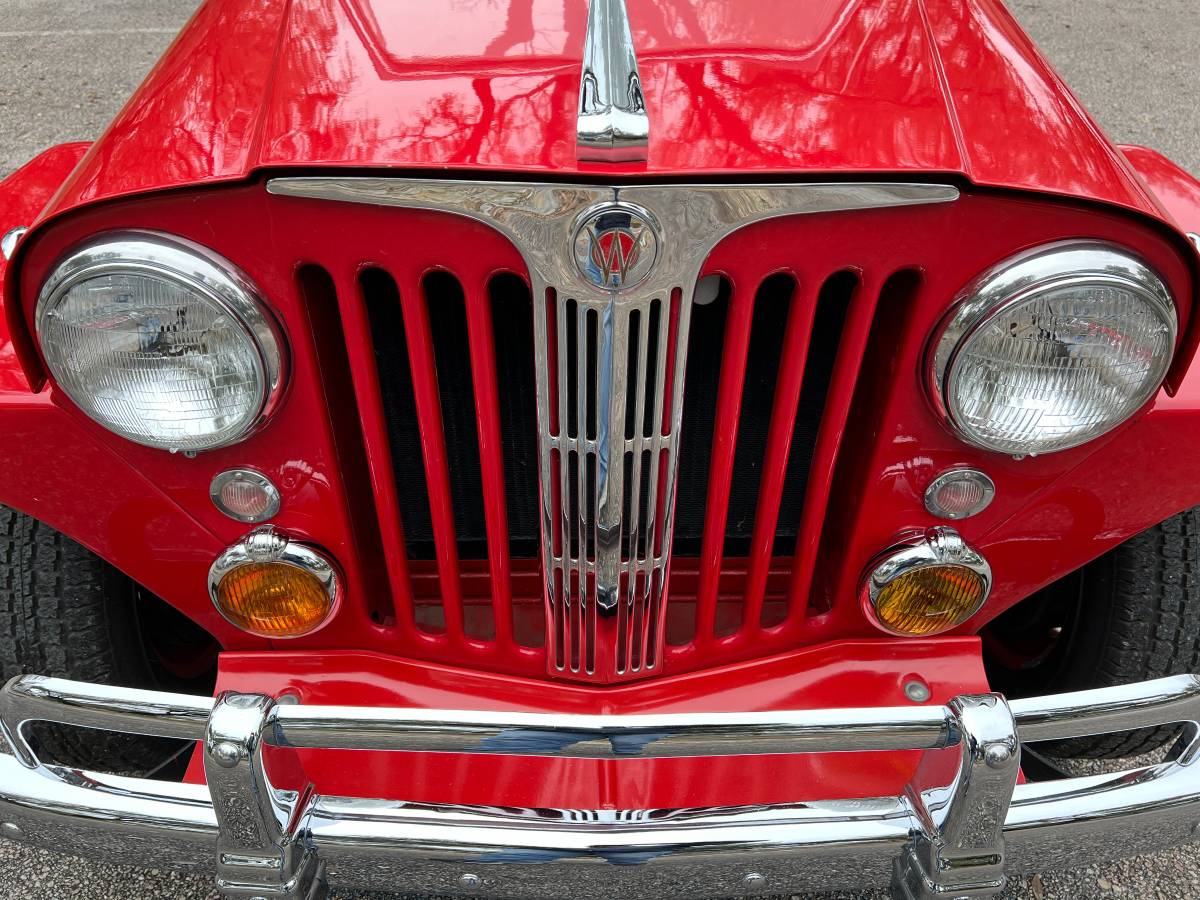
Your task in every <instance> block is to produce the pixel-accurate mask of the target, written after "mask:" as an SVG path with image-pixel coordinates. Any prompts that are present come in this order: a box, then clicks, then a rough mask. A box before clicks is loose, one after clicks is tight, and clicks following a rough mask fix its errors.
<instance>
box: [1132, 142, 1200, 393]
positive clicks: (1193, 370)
mask: <svg viewBox="0 0 1200 900" xmlns="http://www.w3.org/2000/svg"><path fill="white" fill-rule="evenodd" d="M1121 152H1122V153H1124V154H1125V158H1126V159H1128V160H1129V164H1130V165H1131V166H1133V168H1134V170H1135V171H1136V172H1137V173H1138V175H1140V176H1141V177H1142V180H1143V181H1145V182H1146V186H1147V187H1148V188H1150V190H1151V191H1152V192H1153V193H1154V195H1155V196H1156V197H1157V198H1158V201H1159V203H1161V204H1162V206H1163V208H1164V209H1165V210H1166V211H1167V212H1168V213H1169V214H1170V215H1171V217H1172V218H1173V219H1174V220H1175V223H1176V224H1177V225H1178V226H1179V229H1180V230H1181V231H1184V232H1187V234H1188V236H1189V237H1190V238H1191V239H1192V243H1193V245H1195V246H1196V248H1197V250H1198V251H1200V181H1197V180H1196V178H1194V177H1193V176H1192V174H1191V173H1190V172H1188V171H1186V170H1185V169H1183V168H1182V167H1181V166H1179V165H1178V164H1177V163H1175V162H1173V161H1172V160H1170V159H1168V158H1167V157H1166V156H1163V154H1161V153H1159V152H1158V151H1157V150H1151V149H1150V148H1149V147H1140V146H1136V145H1131V144H1130V145H1122V146H1121ZM1156 409H1160V410H1164V411H1165V410H1170V411H1174V412H1185V411H1189V410H1190V411H1195V412H1197V413H1198V414H1200V363H1198V362H1197V361H1196V358H1193V360H1192V364H1191V366H1190V367H1189V368H1188V370H1187V373H1186V374H1185V375H1184V376H1183V378H1182V379H1180V381H1179V386H1178V389H1177V390H1176V391H1175V392H1174V395H1173V396H1170V397H1168V396H1165V395H1163V396H1162V397H1161V398H1160V401H1159V403H1158V404H1156Z"/></svg>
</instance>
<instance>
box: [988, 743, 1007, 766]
mask: <svg viewBox="0 0 1200 900" xmlns="http://www.w3.org/2000/svg"><path fill="white" fill-rule="evenodd" d="M1012 755H1013V754H1012V748H1011V747H1009V746H1008V745H1006V744H991V745H989V746H988V747H986V748H984V751H983V758H984V761H985V762H987V764H988V768H991V769H1001V768H1003V767H1004V766H1005V764H1007V763H1008V761H1009V760H1010V759H1012Z"/></svg>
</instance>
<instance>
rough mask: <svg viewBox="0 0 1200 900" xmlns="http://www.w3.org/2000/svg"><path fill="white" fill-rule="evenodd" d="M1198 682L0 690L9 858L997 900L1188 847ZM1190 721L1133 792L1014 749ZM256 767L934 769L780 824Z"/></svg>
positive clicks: (513, 892) (771, 811) (658, 895)
mask: <svg viewBox="0 0 1200 900" xmlns="http://www.w3.org/2000/svg"><path fill="white" fill-rule="evenodd" d="M1198 720H1200V680H1198V679H1197V678H1196V677H1194V676H1191V675H1182V676H1177V677H1172V678H1163V679H1159V680H1157V681H1148V682H1144V683H1141V684H1134V685H1128V686H1125V687H1116V688H1105V689H1102V690H1094V691H1083V692H1080V693H1074V694H1062V695H1058V696H1050V697H1041V698H1036V699H1027V700H1017V701H1011V702H1008V701H1005V699H1004V698H1003V697H1001V696H1000V695H998V694H985V695H970V696H961V697H957V698H955V699H954V700H952V701H951V702H950V703H949V704H948V705H947V706H944V707H939V706H932V707H910V708H880V709H841V710H810V711H801V712H766V713H712V714H696V715H636V716H619V715H618V716H557V715H545V714H532V713H530V714H522V713H495V712H452V711H443V710H424V709H376V708H355V707H332V706H304V705H281V704H276V703H275V702H274V701H273V700H272V699H271V698H270V697H266V696H262V695H257V694H223V695H221V696H219V697H217V698H216V699H215V700H214V699H212V698H207V697H190V696H184V695H178V694H166V693H157V692H150V691H137V690H127V689H122V688H113V687H109V686H105V685H93V684H84V683H79V682H71V681H64V680H61V679H57V678H43V677H40V676H24V677H20V678H15V679H13V680H12V681H10V682H9V683H8V684H7V685H6V686H5V687H4V689H3V691H2V692H0V727H2V728H3V732H4V736H5V738H6V739H7V740H8V741H9V743H10V744H11V746H12V748H13V750H14V752H15V755H14V756H7V755H5V756H0V836H4V837H7V838H11V839H14V840H21V841H25V842H27V843H31V844H35V845H40V846H43V847H48V848H51V849H55V850H61V851H66V852H71V853H79V854H84V855H90V856H98V857H102V858H104V859H106V860H109V861H114V862H125V863H130V864H134V865H141V866H152V867H156V868H198V869H207V870H209V871H212V870H214V869H215V871H216V878H217V885H218V887H219V888H220V890H221V891H222V892H224V894H225V895H227V896H229V897H241V898H306V900H311V898H319V897H321V896H323V895H324V893H325V892H326V890H327V886H328V885H329V884H333V885H334V886H337V887H346V888H363V889H370V890H391V891H405V892H409V893H428V894H438V895H446V894H464V895H473V896H484V897H496V898H547V900H549V898H559V897H564V896H570V897H576V898H596V900H599V898H608V897H628V898H646V900H663V898H684V897H717V896H721V897H728V896H744V895H752V894H755V893H764V892H765V893H784V892H799V891H821V890H835V889H846V888H861V887H868V886H882V885H887V884H890V885H891V889H892V893H893V896H894V897H897V898H904V900H917V898H924V900H932V898H950V897H953V898H960V897H987V896H993V895H995V894H997V893H998V892H999V891H1000V890H1001V889H1002V888H1003V886H1004V881H1005V872H1006V871H1008V872H1028V871H1033V870H1035V869H1048V868H1057V867H1069V866H1075V865H1081V864H1084V863H1086V862H1088V861H1091V860H1094V859H1096V858H1105V859H1108V858H1114V857H1118V856H1122V855H1134V854H1138V853H1145V852H1150V851H1153V850H1159V849H1163V848H1166V847H1172V846H1176V845H1179V844H1183V843H1185V842H1188V841H1192V840H1195V839H1196V832H1197V829H1198V827H1200V826H1198V823H1200V766H1198V765H1197V764H1196V756H1197V748H1198V747H1200V741H1198V740H1197V726H1196V723H1197V721H1198ZM33 721H49V722H60V723H65V724H70V725H78V726H83V727H91V728H103V729H107V730H112V731H125V732H133V733H136V734H147V735H158V736H162V737H172V738H183V739H188V740H193V739H194V740H198V741H202V742H203V748H204V767H205V772H206V775H207V780H208V785H207V787H206V786H203V785H187V784H177V783H174V782H166V781H155V780H149V779H140V778H128V777H122V776H117V775H102V774H97V773H93V772H84V771H79V770H76V769H70V768H65V767H62V766H56V765H49V764H45V763H42V762H40V761H39V760H38V759H37V757H36V755H35V754H34V752H33V750H32V749H31V747H30V745H29V743H28V742H27V741H26V739H25V736H24V735H23V727H24V726H25V725H26V724H27V723H29V722H33ZM1175 722H1182V723H1188V724H1187V727H1186V730H1185V732H1184V736H1183V741H1184V742H1185V744H1184V746H1183V747H1182V751H1181V752H1180V753H1178V754H1177V755H1176V757H1175V758H1174V759H1173V760H1171V761H1168V762H1163V763H1160V764H1157V765H1152V766H1147V767H1143V768H1139V769H1136V770H1134V771H1129V772H1123V773H1120V774H1110V775H1093V776H1087V777H1081V778H1070V779H1065V780H1061V781H1053V782H1043V783H1037V784H1018V783H1017V781H1018V778H1017V775H1018V770H1019V767H1020V742H1021V741H1042V740H1048V739H1056V738H1070V737H1079V736H1083V735H1090V734H1101V733H1106V732H1112V731H1121V730H1126V729H1133V728H1141V727H1147V726H1154V725H1162V724H1169V723H1175ZM264 745H272V746H273V747H278V748H283V749H282V752H287V750H286V748H340V749H347V750H424V751H445V752H453V753H502V754H518V755H531V756H561V757H585V758H604V759H628V758H647V757H677V756H716V755H737V754H766V753H814V752H841V751H861V750H924V751H926V752H925V754H924V755H923V757H922V760H921V763H920V765H919V766H918V768H917V772H916V774H915V776H914V778H913V780H912V782H911V783H910V784H909V786H908V788H907V790H906V792H905V793H904V794H903V795H902V796H899V797H879V798H871V799H850V800H833V801H821V802H815V803H790V804H781V805H773V806H745V807H721V808H707V809H655V810H617V811H612V810H553V809H513V808H500V807H466V806H437V805H429V804H412V803H401V802H394V801H384V800H370V799H359V798H349V797H327V796H322V795H320V794H317V793H315V792H314V791H313V790H312V788H311V787H304V788H302V789H300V790H294V791H291V790H282V789H280V788H278V787H276V786H275V785H273V784H272V783H271V781H270V779H269V778H268V773H267V771H266V766H265V763H264V753H263V747H264Z"/></svg>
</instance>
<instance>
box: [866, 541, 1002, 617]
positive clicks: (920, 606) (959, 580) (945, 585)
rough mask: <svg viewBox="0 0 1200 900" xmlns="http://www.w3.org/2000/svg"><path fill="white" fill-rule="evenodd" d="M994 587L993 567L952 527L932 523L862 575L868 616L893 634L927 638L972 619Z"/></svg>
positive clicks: (888, 552) (877, 559)
mask: <svg viewBox="0 0 1200 900" xmlns="http://www.w3.org/2000/svg"><path fill="white" fill-rule="evenodd" d="M991 588H992V569H991V566H989V565H988V562H987V560H986V559H984V558H983V557H982V556H981V555H980V554H979V553H977V552H976V551H975V550H973V549H972V548H971V547H969V546H968V545H967V543H966V542H965V541H964V540H963V539H962V537H961V536H960V535H959V534H958V532H957V531H955V530H954V529H953V528H932V529H930V530H929V531H928V532H926V533H925V534H924V535H921V536H920V537H917V538H914V539H913V540H911V541H909V542H906V543H904V544H901V545H899V546H896V547H893V548H891V549H890V550H888V551H887V552H885V553H884V554H882V555H881V556H879V557H878V558H876V560H875V561H874V563H873V564H872V565H871V567H870V568H869V569H868V570H867V573H866V576H865V577H864V578H863V583H862V588H861V590H860V599H861V601H862V605H863V610H864V611H865V612H866V614H867V617H868V618H869V619H870V620H871V621H872V622H873V623H874V624H875V626H876V627H878V628H880V629H881V630H883V631H886V632H887V633H888V634H894V635H901V636H904V637H928V636H930V635H935V634H941V633H943V632H946V631H950V630H951V629H952V628H957V627H958V626H959V625H961V624H962V623H963V622H965V621H967V619H969V618H971V616H973V615H974V614H975V613H976V612H978V610H979V608H980V607H981V606H982V605H983V602H984V600H986V599H987V597H988V594H989V593H990V592H991Z"/></svg>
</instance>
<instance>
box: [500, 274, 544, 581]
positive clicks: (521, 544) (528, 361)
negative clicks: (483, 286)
mask: <svg viewBox="0 0 1200 900" xmlns="http://www.w3.org/2000/svg"><path fill="white" fill-rule="evenodd" d="M488 295H489V297H490V299H491V304H492V336H493V342H494V344H495V347H496V392H497V394H498V396H499V403H500V439H501V442H502V444H503V446H504V492H505V493H504V499H505V504H506V509H507V511H508V535H509V537H508V552H509V555H510V556H512V557H513V558H514V559H535V558H537V555H538V478H539V468H538V467H539V462H538V449H537V382H536V375H535V372H534V365H535V363H534V349H533V297H532V295H531V294H530V292H529V286H528V285H527V284H526V283H525V281H524V280H523V279H521V278H519V277H517V276H516V275H512V274H502V275H497V276H496V277H495V278H493V279H492V280H491V281H490V282H489V283H488Z"/></svg>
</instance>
